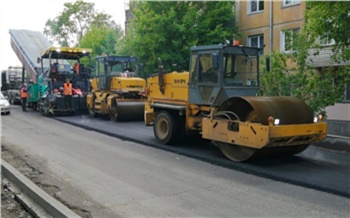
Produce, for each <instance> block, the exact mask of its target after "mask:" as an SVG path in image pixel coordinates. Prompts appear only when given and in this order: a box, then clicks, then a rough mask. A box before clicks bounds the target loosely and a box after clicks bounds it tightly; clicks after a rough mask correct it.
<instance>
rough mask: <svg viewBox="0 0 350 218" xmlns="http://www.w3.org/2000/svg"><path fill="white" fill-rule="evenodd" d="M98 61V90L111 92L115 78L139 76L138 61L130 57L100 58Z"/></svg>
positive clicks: (96, 76) (96, 75) (96, 74)
mask: <svg viewBox="0 0 350 218" xmlns="http://www.w3.org/2000/svg"><path fill="white" fill-rule="evenodd" d="M95 60H96V73H95V78H97V81H96V82H97V86H98V87H97V88H98V89H99V90H102V89H106V90H110V84H111V83H110V80H111V79H112V78H113V77H135V76H137V75H138V67H137V63H138V60H137V58H136V57H130V56H98V57H96V58H95ZM95 88H96V87H95Z"/></svg>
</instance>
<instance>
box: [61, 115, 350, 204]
mask: <svg viewBox="0 0 350 218" xmlns="http://www.w3.org/2000/svg"><path fill="white" fill-rule="evenodd" d="M54 118H55V119H56V120H59V121H62V122H66V123H69V124H73V125H75V126H79V127H82V128H85V129H88V130H93V131H97V132H100V133H103V134H107V135H110V136H113V137H117V138H120V139H123V140H129V141H133V142H138V143H140V144H143V145H147V146H152V147H156V148H160V149H164V150H167V151H170V152H174V153H178V154H181V155H185V156H188V157H192V158H195V159H199V160H202V161H205V162H208V163H211V164H215V165H219V166H222V167H225V168H230V169H233V170H238V171H241V172H246V173H249V174H254V175H258V176H261V177H264V178H269V179H273V180H277V181H281V182H286V183H290V184H294V185H299V186H303V187H306V188H312V189H316V190H320V191H324V192H328V193H331V194H335V195H340V196H343V197H347V198H350V153H347V152H339V151H333V150H328V149H324V148H321V147H318V146H310V147H309V148H308V149H307V150H305V151H304V152H303V153H301V154H299V155H296V156H293V157H288V158H266V159H257V160H253V161H251V162H247V163H236V162H233V161H231V160H228V159H227V158H226V157H224V156H223V154H222V153H221V151H220V150H219V149H218V148H217V147H215V146H214V145H212V144H211V143H210V142H208V141H205V140H202V139H200V138H199V137H195V138H192V139H189V140H187V141H186V142H184V143H182V144H178V145H172V146H167V145H161V144H159V143H157V141H156V140H155V138H154V135H153V128H152V127H147V126H145V125H144V123H143V122H113V121H111V120H108V119H106V118H103V117H96V118H90V117H89V116H87V115H77V116H68V117H54Z"/></svg>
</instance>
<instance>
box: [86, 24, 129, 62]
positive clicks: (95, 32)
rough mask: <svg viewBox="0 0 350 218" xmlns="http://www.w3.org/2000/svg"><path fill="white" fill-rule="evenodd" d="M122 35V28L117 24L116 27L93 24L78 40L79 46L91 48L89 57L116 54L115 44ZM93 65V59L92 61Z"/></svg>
mask: <svg viewBox="0 0 350 218" xmlns="http://www.w3.org/2000/svg"><path fill="white" fill-rule="evenodd" d="M122 36H123V30H122V29H121V28H120V27H119V26H117V27H116V28H114V27H110V26H100V27H98V26H95V25H93V26H92V27H91V28H90V29H89V30H88V31H87V33H86V34H85V35H84V36H83V37H82V39H81V40H80V42H79V47H82V48H91V49H92V55H91V57H96V56H98V55H102V54H103V53H104V54H107V55H114V54H116V50H115V48H116V44H117V41H118V39H119V38H120V37H122ZM92 66H94V61H93V63H92Z"/></svg>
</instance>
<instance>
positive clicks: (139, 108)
mask: <svg viewBox="0 0 350 218" xmlns="http://www.w3.org/2000/svg"><path fill="white" fill-rule="evenodd" d="M95 59H96V66H95V68H96V73H95V76H94V77H93V78H92V80H91V91H90V93H89V94H88V96H87V106H88V109H89V114H90V115H91V116H95V115H96V114H99V115H107V116H110V118H111V119H112V120H114V121H135V120H143V117H144V104H145V101H146V96H145V88H146V80H145V79H143V78H140V77H138V72H137V71H138V64H137V62H138V60H137V58H136V57H131V56H107V55H103V56H98V57H96V58H95Z"/></svg>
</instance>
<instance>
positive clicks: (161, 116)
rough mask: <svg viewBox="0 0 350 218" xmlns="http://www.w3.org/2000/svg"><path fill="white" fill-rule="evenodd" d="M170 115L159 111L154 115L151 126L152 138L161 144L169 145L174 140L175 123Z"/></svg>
mask: <svg viewBox="0 0 350 218" xmlns="http://www.w3.org/2000/svg"><path fill="white" fill-rule="evenodd" d="M175 122H176V121H175V119H174V118H173V116H172V115H171V113H169V112H167V111H161V112H159V113H158V114H157V115H156V119H155V121H154V125H153V132H154V136H155V137H156V139H157V141H158V142H159V143H161V144H171V143H172V142H174V140H175V138H176V123H175Z"/></svg>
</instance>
